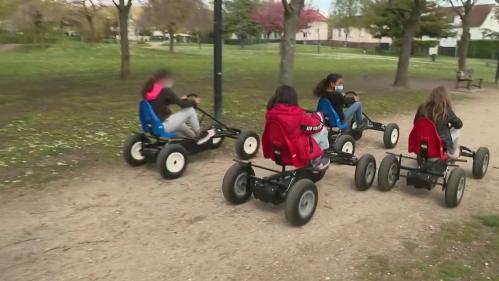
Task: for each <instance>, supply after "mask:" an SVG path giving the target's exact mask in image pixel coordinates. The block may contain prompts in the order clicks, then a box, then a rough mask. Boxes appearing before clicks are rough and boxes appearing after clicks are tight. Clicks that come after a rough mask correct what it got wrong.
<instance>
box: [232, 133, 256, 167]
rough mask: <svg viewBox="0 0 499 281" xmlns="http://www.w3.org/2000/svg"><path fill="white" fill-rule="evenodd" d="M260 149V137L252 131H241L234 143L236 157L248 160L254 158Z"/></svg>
mask: <svg viewBox="0 0 499 281" xmlns="http://www.w3.org/2000/svg"><path fill="white" fill-rule="evenodd" d="M259 148H260V137H259V136H258V134H257V133H255V132H253V131H242V132H241V133H240V134H239V137H238V138H237V141H236V155H237V157H239V159H242V160H248V159H251V158H253V157H255V156H256V154H257V153H258V149H259Z"/></svg>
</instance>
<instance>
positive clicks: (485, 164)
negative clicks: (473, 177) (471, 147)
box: [482, 154, 489, 175]
mask: <svg viewBox="0 0 499 281" xmlns="http://www.w3.org/2000/svg"><path fill="white" fill-rule="evenodd" d="M488 168H489V154H485V157H483V164H482V174H484V175H485V173H486V172H487V169H488Z"/></svg>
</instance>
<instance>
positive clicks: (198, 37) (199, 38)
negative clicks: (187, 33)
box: [196, 33, 203, 49]
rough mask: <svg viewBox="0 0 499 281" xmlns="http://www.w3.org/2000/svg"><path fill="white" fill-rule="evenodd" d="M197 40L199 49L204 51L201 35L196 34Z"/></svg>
mask: <svg viewBox="0 0 499 281" xmlns="http://www.w3.org/2000/svg"><path fill="white" fill-rule="evenodd" d="M196 39H197V41H198V46H199V49H202V48H203V45H202V44H201V35H200V34H199V33H198V34H196Z"/></svg>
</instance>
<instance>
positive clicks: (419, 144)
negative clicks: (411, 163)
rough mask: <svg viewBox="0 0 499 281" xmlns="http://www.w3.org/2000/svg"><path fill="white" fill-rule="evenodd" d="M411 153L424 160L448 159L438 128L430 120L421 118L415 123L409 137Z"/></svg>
mask: <svg viewBox="0 0 499 281" xmlns="http://www.w3.org/2000/svg"><path fill="white" fill-rule="evenodd" d="M409 153H415V154H416V155H418V156H420V157H421V158H423V159H441V160H444V161H445V160H447V159H448V155H447V153H446V152H445V151H444V146H443V142H442V139H441V138H440V135H439V134H438V131H437V127H436V126H435V124H434V123H433V122H432V121H431V120H430V119H427V118H419V119H418V120H416V121H415V122H414V127H413V128H412V131H411V134H410V135H409Z"/></svg>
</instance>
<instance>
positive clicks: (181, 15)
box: [142, 0, 203, 52]
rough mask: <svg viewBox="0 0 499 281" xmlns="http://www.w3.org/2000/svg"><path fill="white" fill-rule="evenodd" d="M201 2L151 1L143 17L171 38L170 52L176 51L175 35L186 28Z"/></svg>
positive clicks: (185, 0) (177, 0)
mask: <svg viewBox="0 0 499 281" xmlns="http://www.w3.org/2000/svg"><path fill="white" fill-rule="evenodd" d="M199 5H203V3H202V2H201V0H149V3H148V4H147V5H145V6H144V13H143V14H142V17H143V18H144V20H145V21H147V22H148V23H149V25H150V26H152V27H155V28H157V29H160V30H163V31H165V30H166V32H167V33H168V34H169V37H170V52H174V51H175V34H176V33H177V32H179V31H180V29H181V28H185V26H186V23H187V21H188V19H189V18H190V17H191V16H192V15H193V12H194V11H195V9H193V7H198V6H199Z"/></svg>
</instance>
